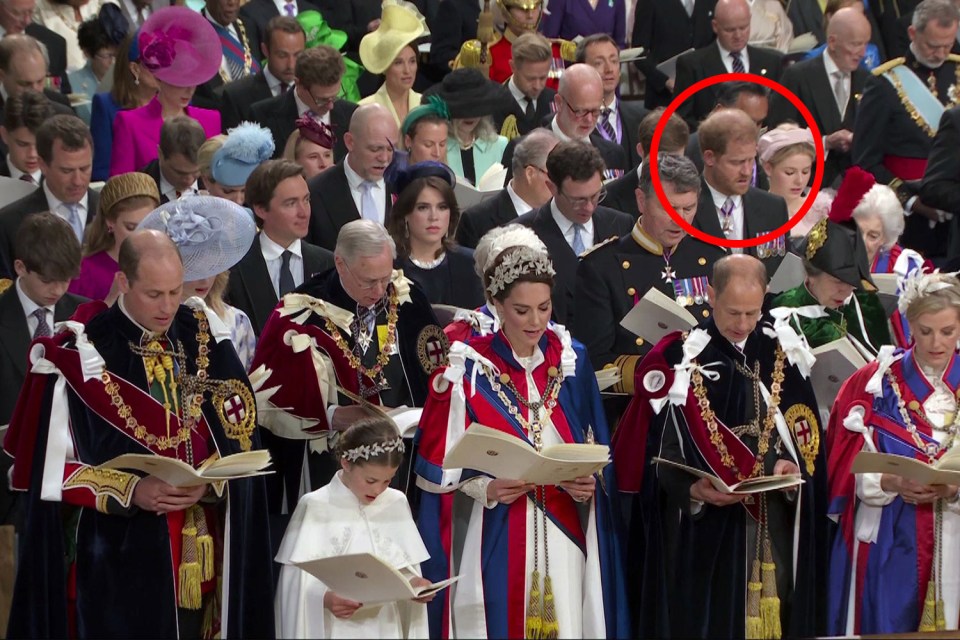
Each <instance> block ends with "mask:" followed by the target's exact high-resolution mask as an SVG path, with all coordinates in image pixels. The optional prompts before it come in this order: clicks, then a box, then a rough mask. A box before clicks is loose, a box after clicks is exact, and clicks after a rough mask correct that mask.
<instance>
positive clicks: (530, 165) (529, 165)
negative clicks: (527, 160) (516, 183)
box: [523, 164, 547, 175]
mask: <svg viewBox="0 0 960 640" xmlns="http://www.w3.org/2000/svg"><path fill="white" fill-rule="evenodd" d="M528 167H529V168H531V169H536V170H537V172H538V173H542V174H543V175H547V170H546V169H544V168H543V167H538V166H537V165H535V164H527V165H524V167H523V168H524V169H526V168H528Z"/></svg>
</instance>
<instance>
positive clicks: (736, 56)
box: [730, 51, 746, 73]
mask: <svg viewBox="0 0 960 640" xmlns="http://www.w3.org/2000/svg"><path fill="white" fill-rule="evenodd" d="M730 57H731V58H732V59H733V72H734V73H746V69H744V67H743V58H741V57H740V52H739V51H734V52H732V53H731V54H730Z"/></svg>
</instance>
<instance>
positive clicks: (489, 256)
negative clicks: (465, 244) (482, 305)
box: [473, 222, 547, 280]
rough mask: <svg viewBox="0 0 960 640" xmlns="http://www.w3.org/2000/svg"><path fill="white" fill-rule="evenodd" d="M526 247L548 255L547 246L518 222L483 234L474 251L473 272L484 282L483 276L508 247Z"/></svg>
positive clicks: (530, 230) (528, 228)
mask: <svg viewBox="0 0 960 640" xmlns="http://www.w3.org/2000/svg"><path fill="white" fill-rule="evenodd" d="M517 245H525V246H528V247H533V248H534V249H538V250H540V251H543V252H544V253H547V246H546V245H545V244H543V240H541V239H540V238H539V236H537V234H536V233H535V232H534V231H533V229H531V228H530V227H525V226H523V225H522V224H519V223H517V222H514V223H511V224H508V225H504V226H502V227H494V228H493V229H491V230H490V231H487V232H486V233H485V234H483V237H482V238H480V241H479V242H477V248H476V249H474V250H473V270H474V272H475V273H476V274H477V275H478V276H479V277H480V280H483V274H484V273H486V271H487V269H489V268H490V266H491V265H493V261H494V260H495V259H496V257H497V256H498V255H500V252H502V251H503V250H504V249H506V248H507V247H513V246H517Z"/></svg>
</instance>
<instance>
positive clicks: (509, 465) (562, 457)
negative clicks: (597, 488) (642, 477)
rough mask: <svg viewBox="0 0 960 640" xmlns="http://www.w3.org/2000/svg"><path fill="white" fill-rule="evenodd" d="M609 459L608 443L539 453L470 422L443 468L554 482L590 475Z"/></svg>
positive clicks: (566, 445)
mask: <svg viewBox="0 0 960 640" xmlns="http://www.w3.org/2000/svg"><path fill="white" fill-rule="evenodd" d="M609 461H610V447H608V446H607V445H605V444H577V443H563V444H555V445H550V446H546V447H543V449H541V450H540V452H539V453H537V450H536V449H534V448H533V446H531V445H530V444H528V443H526V442H524V441H523V440H521V439H520V438H517V437H516V436H512V435H510V434H507V433H504V432H502V431H497V430H496V429H492V428H490V427H487V426H484V425H482V424H477V423H474V424H471V425H470V426H469V427H468V428H467V431H466V433H464V434H463V436H462V437H461V438H460V440H459V441H457V443H456V444H455V445H454V446H453V448H452V449H450V451H449V452H448V453H447V455H446V457H445V458H444V459H443V468H444V469H474V470H476V471H482V472H484V473H488V474H490V475H491V476H493V477H494V478H508V479H510V480H523V481H525V482H532V483H534V484H537V485H554V484H560V483H561V482H566V481H568V480H574V479H576V478H583V477H587V476H591V475H593V474H594V473H596V472H598V471H600V470H602V469H603V468H604V467H606V466H607V464H608V463H609Z"/></svg>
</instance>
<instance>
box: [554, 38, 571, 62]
mask: <svg viewBox="0 0 960 640" xmlns="http://www.w3.org/2000/svg"><path fill="white" fill-rule="evenodd" d="M550 42H556V43H557V44H559V45H560V57H561V58H562V59H563V60H564V62H576V61H577V43H576V42H573V41H572V40H564V39H563V38H553V39H551V40H550Z"/></svg>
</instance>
